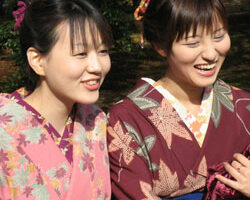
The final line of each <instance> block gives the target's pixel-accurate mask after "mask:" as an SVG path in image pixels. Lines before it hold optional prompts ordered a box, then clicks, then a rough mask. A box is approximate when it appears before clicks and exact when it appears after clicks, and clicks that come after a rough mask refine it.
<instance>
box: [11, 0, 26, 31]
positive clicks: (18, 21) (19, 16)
mask: <svg viewBox="0 0 250 200" xmlns="http://www.w3.org/2000/svg"><path fill="white" fill-rule="evenodd" d="M17 5H18V7H19V8H18V9H17V10H16V11H13V12H12V15H13V17H15V20H16V23H15V25H14V30H17V29H19V28H20V26H21V23H22V21H23V19H24V13H25V10H26V7H27V6H26V4H25V3H24V2H23V1H18V2H17Z"/></svg>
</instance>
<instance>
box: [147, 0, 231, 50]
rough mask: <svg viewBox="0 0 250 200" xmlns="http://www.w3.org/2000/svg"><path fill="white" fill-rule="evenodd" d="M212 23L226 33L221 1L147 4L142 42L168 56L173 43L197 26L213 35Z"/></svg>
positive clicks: (155, 1) (165, 0)
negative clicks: (218, 24)
mask: <svg viewBox="0 0 250 200" xmlns="http://www.w3.org/2000/svg"><path fill="white" fill-rule="evenodd" d="M214 23H222V25H223V28H224V29H226V30H227V29H228V25H227V17H226V12H225V7H224V5H223V3H222V2H221V0H151V1H150V3H149V6H148V9H147V11H146V13H145V16H144V20H143V31H144V35H145V38H146V39H147V40H148V41H149V42H150V43H151V44H152V45H153V46H156V47H157V48H160V49H163V50H165V51H166V52H167V53H170V52H171V49H172V44H173V42H174V41H175V40H176V41H179V40H180V39H182V38H183V36H185V37H186V36H187V35H188V33H189V32H190V31H191V30H193V35H194V36H195V35H196V32H197V28H198V26H201V27H202V29H203V30H204V29H206V31H213V28H214Z"/></svg>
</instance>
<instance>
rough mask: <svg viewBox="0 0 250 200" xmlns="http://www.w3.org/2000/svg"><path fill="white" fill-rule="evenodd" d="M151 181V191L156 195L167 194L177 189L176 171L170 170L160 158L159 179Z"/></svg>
mask: <svg viewBox="0 0 250 200" xmlns="http://www.w3.org/2000/svg"><path fill="white" fill-rule="evenodd" d="M153 182H154V188H153V191H154V193H155V194H156V195H157V196H167V195H170V194H171V193H173V192H174V191H177V190H178V189H179V181H178V176H177V173H176V172H172V171H171V170H170V169H169V168H168V166H167V165H166V164H165V163H164V162H163V161H162V160H160V170H159V180H156V181H153Z"/></svg>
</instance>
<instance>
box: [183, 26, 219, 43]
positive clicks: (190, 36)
mask: <svg viewBox="0 0 250 200" xmlns="http://www.w3.org/2000/svg"><path fill="white" fill-rule="evenodd" d="M223 29H224V27H220V28H217V29H216V30H215V31H213V34H215V33H217V32H219V31H221V30H223ZM192 37H201V35H189V36H187V37H185V38H184V39H185V40H187V39H188V38H192Z"/></svg>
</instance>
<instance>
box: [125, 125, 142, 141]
mask: <svg viewBox="0 0 250 200" xmlns="http://www.w3.org/2000/svg"><path fill="white" fill-rule="evenodd" d="M123 124H124V126H125V127H126V129H127V130H128V133H129V134H130V135H131V136H132V137H133V139H134V140H135V141H136V142H137V143H138V144H139V145H141V144H142V139H141V137H140V135H139V134H138V133H137V131H136V130H135V129H134V127H133V126H131V125H130V124H128V123H127V122H123Z"/></svg>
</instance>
